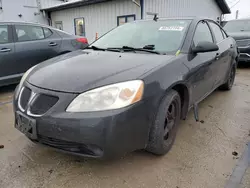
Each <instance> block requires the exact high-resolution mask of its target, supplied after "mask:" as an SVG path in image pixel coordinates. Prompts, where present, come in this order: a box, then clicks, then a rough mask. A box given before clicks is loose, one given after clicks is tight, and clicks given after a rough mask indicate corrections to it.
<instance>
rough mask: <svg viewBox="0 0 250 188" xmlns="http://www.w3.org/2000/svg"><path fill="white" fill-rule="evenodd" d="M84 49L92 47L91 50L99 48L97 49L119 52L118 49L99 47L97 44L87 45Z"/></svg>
mask: <svg viewBox="0 0 250 188" xmlns="http://www.w3.org/2000/svg"><path fill="white" fill-rule="evenodd" d="M86 49H92V50H97V51H98V50H99V51H113V52H119V50H118V49H112V48H99V47H97V46H88V47H87V48H86Z"/></svg>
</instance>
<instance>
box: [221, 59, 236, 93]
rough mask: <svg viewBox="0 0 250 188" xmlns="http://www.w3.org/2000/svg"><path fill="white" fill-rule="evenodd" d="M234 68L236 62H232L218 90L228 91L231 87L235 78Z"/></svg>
mask: <svg viewBox="0 0 250 188" xmlns="http://www.w3.org/2000/svg"><path fill="white" fill-rule="evenodd" d="M236 69H237V68H236V64H235V63H234V64H233V65H232V67H231V69H230V73H229V75H228V78H227V81H226V83H225V84H223V85H221V86H220V87H219V89H220V90H224V91H229V90H231V89H232V87H233V84H234V80H235V75H236Z"/></svg>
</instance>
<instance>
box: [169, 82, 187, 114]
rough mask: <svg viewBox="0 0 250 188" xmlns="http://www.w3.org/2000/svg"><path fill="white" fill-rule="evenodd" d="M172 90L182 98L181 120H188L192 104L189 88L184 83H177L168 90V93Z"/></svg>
mask: <svg viewBox="0 0 250 188" xmlns="http://www.w3.org/2000/svg"><path fill="white" fill-rule="evenodd" d="M171 89H173V90H175V91H177V92H178V93H179V95H180V98H181V119H186V116H187V113H188V110H189V104H190V92H189V89H188V86H187V85H186V84H185V83H184V82H177V83H174V84H172V85H171V86H170V87H169V88H168V89H166V93H167V92H168V91H169V90H171Z"/></svg>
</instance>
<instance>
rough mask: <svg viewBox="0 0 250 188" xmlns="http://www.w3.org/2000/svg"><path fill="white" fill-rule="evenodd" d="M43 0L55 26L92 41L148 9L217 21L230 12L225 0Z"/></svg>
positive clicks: (137, 17)
mask: <svg viewBox="0 0 250 188" xmlns="http://www.w3.org/2000/svg"><path fill="white" fill-rule="evenodd" d="M42 1H43V7H42V10H43V11H45V12H46V13H47V14H48V16H49V18H50V20H51V23H52V25H53V26H54V27H57V28H60V29H63V30H64V31H67V32H69V33H72V34H77V35H85V36H86V37H87V38H88V39H89V41H93V40H94V39H95V36H96V33H98V35H99V36H100V35H102V34H104V33H106V32H107V31H109V30H110V29H112V28H114V27H116V26H117V25H120V24H123V23H125V22H129V21H132V20H135V19H145V18H147V12H156V13H159V17H175V16H177V17H183V16H201V17H208V18H212V19H214V20H217V21H218V19H219V20H220V18H221V16H222V14H228V13H230V9H229V7H228V5H227V3H226V1H225V0H68V2H66V3H58V0H57V2H55V1H54V3H57V4H56V5H54V6H50V5H49V4H48V3H49V2H50V3H51V2H52V0H42ZM46 1H47V3H45V2H46Z"/></svg>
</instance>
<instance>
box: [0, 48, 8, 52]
mask: <svg viewBox="0 0 250 188" xmlns="http://www.w3.org/2000/svg"><path fill="white" fill-rule="evenodd" d="M10 51H11V49H9V48H2V49H1V50H0V52H10Z"/></svg>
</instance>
